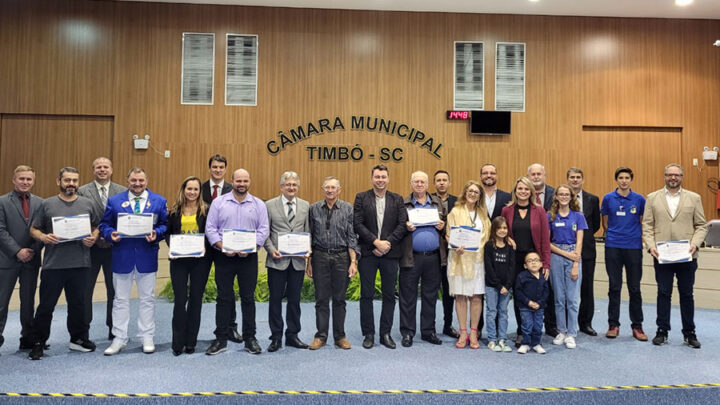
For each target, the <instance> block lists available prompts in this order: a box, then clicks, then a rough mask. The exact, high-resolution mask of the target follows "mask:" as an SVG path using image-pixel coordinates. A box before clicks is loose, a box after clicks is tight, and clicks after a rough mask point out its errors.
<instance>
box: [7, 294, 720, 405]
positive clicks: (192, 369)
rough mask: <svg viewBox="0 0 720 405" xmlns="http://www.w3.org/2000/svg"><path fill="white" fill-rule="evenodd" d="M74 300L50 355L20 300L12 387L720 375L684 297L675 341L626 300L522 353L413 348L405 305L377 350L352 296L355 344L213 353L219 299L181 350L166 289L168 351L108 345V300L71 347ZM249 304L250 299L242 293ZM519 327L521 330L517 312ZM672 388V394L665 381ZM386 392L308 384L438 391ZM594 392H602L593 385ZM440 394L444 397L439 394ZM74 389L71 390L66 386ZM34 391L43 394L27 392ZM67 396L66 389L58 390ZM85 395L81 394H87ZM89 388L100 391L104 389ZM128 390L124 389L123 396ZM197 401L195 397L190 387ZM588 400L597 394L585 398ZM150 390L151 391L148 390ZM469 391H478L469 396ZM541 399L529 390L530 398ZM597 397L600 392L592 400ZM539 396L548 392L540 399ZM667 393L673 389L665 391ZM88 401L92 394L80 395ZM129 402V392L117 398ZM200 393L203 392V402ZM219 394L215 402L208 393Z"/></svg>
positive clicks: (719, 317)
mask: <svg viewBox="0 0 720 405" xmlns="http://www.w3.org/2000/svg"><path fill="white" fill-rule="evenodd" d="M596 306H597V308H598V312H597V314H596V316H595V321H594V326H595V327H596V328H597V329H598V331H600V332H604V327H605V319H606V314H605V311H604V310H605V308H606V306H607V302H606V301H604V300H597V305H596ZM375 307H376V310H377V312H376V322H377V319H378V318H379V313H378V312H379V307H380V305H379V302H376V303H375ZM257 308H258V311H257V312H258V317H257V318H258V334H257V336H258V339H259V340H260V342H261V345H262V346H263V349H265V348H266V347H267V344H268V343H269V341H268V340H267V337H268V336H269V328H268V324H267V305H266V304H258V306H257ZM131 310H132V313H133V315H134V314H136V311H137V301H132V302H131ZM302 310H303V315H302V324H303V327H304V329H303V331H302V332H301V333H300V338H301V339H303V340H304V341H306V342H308V343H309V341H310V340H312V336H313V334H314V324H315V320H314V316H315V314H314V306H313V304H309V303H308V304H303V305H302ZM65 311H66V308H65V307H64V306H60V307H58V308H57V309H56V311H55V318H54V320H53V326H52V336H51V337H50V340H49V341H48V343H50V344H51V348H50V350H47V351H46V356H45V357H44V359H43V360H41V361H30V360H28V359H27V352H26V351H18V350H17V342H18V337H19V321H18V313H17V311H11V313H10V315H9V319H8V327H7V328H6V331H5V339H6V341H5V345H4V346H3V347H2V348H0V392H20V393H33V392H35V393H53V392H60V393H96V392H99V393H165V392H167V393H180V392H223V391H233V392H237V391H246V390H250V391H264V390H299V391H304V390H341V391H344V390H430V389H439V390H448V389H462V390H464V389H489V388H497V389H506V388H531V387H538V388H544V387H585V386H591V387H601V386H623V385H662V384H693V383H700V384H703V383H714V382H718V381H720V377H718V375H720V353H719V352H718V350H717V348H718V347H719V346H720V322H719V321H720V311H716V310H702V309H700V310H697V311H696V317H695V320H696V324H697V332H698V337H699V339H700V341H701V342H702V343H703V348H702V349H700V350H693V349H690V348H688V347H686V346H683V345H682V335H681V333H680V331H679V329H680V326H679V322H680V316H679V311H678V309H677V308H676V307H673V314H672V319H673V325H674V326H675V329H676V330H673V331H672V332H671V333H670V342H669V343H668V344H667V345H665V346H661V347H658V346H653V345H652V344H651V343H649V342H645V343H643V342H638V341H635V340H634V339H633V338H632V336H631V334H630V328H629V326H627V325H629V323H630V322H629V320H628V319H627V307H626V305H625V303H623V307H622V309H621V311H622V312H621V314H622V315H621V319H620V321H621V323H622V324H623V326H621V328H620V337H618V338H617V339H614V340H609V339H606V338H604V337H588V336H586V335H581V336H580V337H579V339H578V348H577V349H575V350H568V349H565V348H564V347H560V346H553V345H552V344H551V342H550V339H549V338H548V337H547V336H545V337H544V338H543V344H544V345H545V347H546V348H547V349H548V354H547V355H544V356H541V355H537V354H534V353H533V354H527V355H518V354H517V353H515V352H513V353H493V352H490V351H489V350H488V349H487V348H486V347H482V348H481V349H480V350H470V349H464V350H458V349H455V348H454V346H453V345H454V340H453V339H451V338H448V337H444V336H443V337H442V339H443V345H441V346H434V345H431V344H428V343H425V342H423V341H421V340H419V339H417V340H416V342H415V344H414V346H413V347H412V348H403V347H400V345H399V340H400V334H399V332H398V327H397V322H398V316H397V314H396V316H395V325H394V328H393V337H394V338H395V339H396V341H397V343H398V349H396V350H389V349H386V348H384V347H381V346H376V347H374V348H373V349H370V350H365V349H363V348H362V347H361V341H362V336H361V333H360V330H359V329H360V328H359V323H360V322H359V310H358V304H357V303H348V318H347V321H346V330H347V334H348V338H349V340H350V342H351V343H352V344H353V348H352V350H348V351H344V350H340V349H336V348H334V347H332V346H327V347H324V348H322V349H320V350H318V351H315V352H310V351H306V350H298V349H295V348H283V349H282V350H280V351H279V352H276V353H266V352H263V353H262V354H261V355H258V356H254V355H250V354H248V353H245V352H243V351H242V345H238V344H234V343H229V350H228V352H226V353H223V354H220V355H217V356H206V355H204V353H203V351H204V349H205V348H206V347H207V345H208V344H209V342H210V340H211V339H212V338H213V335H212V330H213V329H214V313H215V310H214V304H205V305H204V307H203V322H202V327H201V332H200V339H201V342H200V343H199V344H198V351H199V352H198V353H196V354H193V355H182V356H180V357H174V356H173V355H172V353H171V351H170V343H169V342H170V319H171V314H172V304H171V303H167V302H164V301H162V300H160V301H158V305H157V320H158V321H157V336H156V339H155V341H156V345H157V353H155V354H152V355H145V354H143V353H142V352H141V348H140V342H139V341H138V340H137V339H133V340H131V342H130V344H129V345H128V349H127V350H126V351H124V352H122V353H120V354H119V355H117V356H113V357H105V356H103V355H102V351H103V350H104V349H105V348H106V347H107V346H108V344H109V342H108V341H107V339H106V337H107V328H106V327H105V326H104V322H103V321H104V303H96V304H95V306H94V311H95V322H94V325H93V327H92V329H91V332H90V333H91V338H93V339H94V340H95V342H96V343H97V344H98V351H97V352H95V353H87V354H84V353H76V352H70V351H69V350H68V347H67V343H68V340H69V336H68V334H67V331H66V328H65V319H66V316H65ZM644 311H645V318H646V322H645V328H646V332H648V334H649V335H651V337H652V334H653V332H654V329H655V328H654V327H653V325H652V324H653V320H654V318H655V307H654V305H645V306H644ZM238 312H239V305H238ZM437 312H438V325H441V324H442V322H441V318H442V310H441V306H440V305H439V304H438V311H437ZM131 319H132V321H131V335H133V334H134V333H135V332H134V331H135V330H136V329H135V325H134V322H135V321H134V319H135V318H134V316H133V318H131ZM509 330H511V331H512V330H514V322H513V321H512V316H511V325H510V328H509ZM659 392H662V393H663V394H662V395H658V394H657V393H659ZM596 393H597V394H598V396H597V397H593V398H605V399H603V401H605V402H606V401H607V400H612V398H615V397H617V396H620V397H622V398H630V397H633V398H637V400H641V401H643V402H644V400H643V399H642V398H644V396H645V395H650V396H652V397H653V398H654V400H655V399H657V398H665V397H667V398H673V399H674V401H677V400H680V399H682V398H694V399H693V402H705V401H704V400H702V398H706V397H707V398H712V397H714V398H717V395H718V390H717V389H715V388H699V389H683V390H680V389H669V390H660V389H649V390H638V391H612V390H610V391H602V392H599V393H598V392H596ZM591 394H593V392H590V391H582V392H569V391H561V392H543V393H538V394H524V393H517V394H516V393H499V394H489V393H483V394H475V395H470V394H447V395H453V398H455V396H457V398H455V399H453V401H456V399H457V401H456V402H459V403H464V399H466V398H471V397H474V398H475V399H474V400H473V403H477V401H480V400H482V401H484V400H488V401H490V400H491V399H489V398H494V399H493V400H499V399H500V398H503V399H505V398H507V399H510V398H511V397H510V396H512V399H511V401H512V402H522V401H524V399H523V398H526V397H523V395H528V396H527V398H530V396H529V395H531V396H532V397H538V398H543V399H542V400H541V402H543V401H545V399H544V398H548V399H547V401H548V402H550V401H553V402H555V401H557V400H561V399H563V398H567V396H572V397H573V398H575V397H576V396H577V398H585V396H587V395H591ZM409 395H410V397H407V396H405V395H398V396H393V395H385V394H365V395H357V396H354V395H322V396H312V395H311V396H308V398H313V402H318V403H324V402H322V401H328V402H329V401H332V402H333V403H344V402H345V401H346V402H350V401H354V402H357V401H358V400H359V399H360V398H362V400H363V401H374V399H373V398H375V399H378V400H380V399H381V398H383V400H382V401H383V402H387V401H390V402H394V401H398V402H399V401H400V400H401V399H400V398H404V399H403V401H404V402H405V401H407V400H408V398H412V399H413V400H415V399H418V400H420V399H421V398H423V397H424V396H427V397H428V398H429V399H428V401H433V400H432V398H433V394H409ZM593 395H594V394H593ZM302 397H306V396H304V395H301V396H294V395H283V396H282V398H283V399H282V401H283V402H292V401H295V400H302ZM253 398H257V400H258V401H261V400H263V398H265V399H264V400H268V398H270V399H272V398H276V399H277V398H278V397H275V396H264V395H263V396H243V397H242V399H243V401H248V403H252V402H251V401H255V399H253ZM435 398H436V400H437V397H435ZM66 399H69V398H66ZM181 399H182V398H177V397H175V398H133V399H132V400H134V401H135V402H134V403H138V401H141V403H153V404H155V403H158V404H159V403H165V402H164V401H168V400H170V401H171V402H172V403H182V402H178V401H179V400H181ZM205 399H206V400H212V401H213V403H220V402H217V401H221V402H223V403H224V402H225V401H230V400H235V401H236V400H237V399H238V397H236V396H234V397H217V396H216V397H211V398H205ZM3 400H11V401H13V403H14V401H19V400H20V399H19V398H12V399H10V398H7V397H5V398H2V397H0V401H3ZM26 400H33V398H26ZM56 400H58V401H61V402H57V403H63V402H62V400H63V398H56ZM78 400H79V399H78ZM85 400H88V401H92V400H93V399H92V398H86V399H85ZM113 400H114V401H115V400H120V398H114V399H113ZM187 400H188V401H192V400H193V398H187ZM582 400H583V401H586V399H582ZM146 401H147V402H146ZM468 401H469V399H468ZM528 401H529V400H528ZM587 401H588V402H593V401H594V400H587ZM533 402H534V403H537V402H536V400H533ZM663 402H664V401H663ZM74 403H82V402H74ZM114 403H120V402H114ZM194 403H198V402H194ZM208 403H209V402H208Z"/></svg>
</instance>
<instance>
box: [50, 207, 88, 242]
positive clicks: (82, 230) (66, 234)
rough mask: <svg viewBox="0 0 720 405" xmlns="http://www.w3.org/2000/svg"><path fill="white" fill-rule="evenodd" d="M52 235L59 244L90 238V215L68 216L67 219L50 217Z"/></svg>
mask: <svg viewBox="0 0 720 405" xmlns="http://www.w3.org/2000/svg"><path fill="white" fill-rule="evenodd" d="M52 229H53V230H52V233H54V234H55V236H57V237H58V239H60V242H69V241H73V240H79V239H83V238H86V237H88V236H90V234H91V233H92V230H91V229H90V215H88V214H82V215H70V216H67V217H52Z"/></svg>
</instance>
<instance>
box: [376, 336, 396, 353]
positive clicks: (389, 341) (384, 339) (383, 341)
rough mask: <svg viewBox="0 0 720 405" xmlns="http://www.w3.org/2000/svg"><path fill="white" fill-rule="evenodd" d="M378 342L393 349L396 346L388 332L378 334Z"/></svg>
mask: <svg viewBox="0 0 720 405" xmlns="http://www.w3.org/2000/svg"><path fill="white" fill-rule="evenodd" d="M380 344H381V345H383V346H385V347H387V348H388V349H394V348H395V347H396V346H395V342H394V341H393V338H392V337H391V336H390V334H389V333H386V334H384V335H381V336H380Z"/></svg>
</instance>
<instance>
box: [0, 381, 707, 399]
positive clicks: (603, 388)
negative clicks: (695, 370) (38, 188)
mask: <svg viewBox="0 0 720 405" xmlns="http://www.w3.org/2000/svg"><path fill="white" fill-rule="evenodd" d="M710 387H720V383H709V384H663V385H617V386H611V385H605V386H601V387H546V388H484V389H444V390H440V389H437V390H436V389H428V390H320V391H312V390H305V391H284V390H277V391H272V390H266V391H223V392H177V393H168V392H159V393H155V394H143V393H138V394H100V393H90V394H81V393H57V392H51V393H34V392H29V393H20V392H0V397H90V398H148V397H212V396H242V395H341V394H352V395H363V394H369V395H373V394H498V393H521V392H528V393H529V392H560V391H611V390H646V389H667V388H673V389H682V388H710Z"/></svg>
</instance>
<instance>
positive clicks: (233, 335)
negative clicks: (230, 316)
mask: <svg viewBox="0 0 720 405" xmlns="http://www.w3.org/2000/svg"><path fill="white" fill-rule="evenodd" d="M229 332H230V333H229V337H228V340H230V341H231V342H235V343H242V342H243V337H242V335H241V334H240V332H238V330H237V326H231V327H230V331H229Z"/></svg>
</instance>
